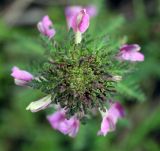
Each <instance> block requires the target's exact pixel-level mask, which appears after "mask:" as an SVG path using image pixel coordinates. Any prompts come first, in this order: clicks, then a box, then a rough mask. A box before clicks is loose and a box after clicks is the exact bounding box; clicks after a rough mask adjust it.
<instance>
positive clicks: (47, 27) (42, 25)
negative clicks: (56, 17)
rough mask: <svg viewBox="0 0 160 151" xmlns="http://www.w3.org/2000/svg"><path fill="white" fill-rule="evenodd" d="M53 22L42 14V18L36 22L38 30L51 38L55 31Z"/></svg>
mask: <svg viewBox="0 0 160 151" xmlns="http://www.w3.org/2000/svg"><path fill="white" fill-rule="evenodd" d="M52 26H53V24H52V21H51V20H50V18H49V17H48V16H44V17H43V18H42V20H41V21H40V22H39V23H38V24H37V27H38V30H39V31H40V32H41V33H42V34H43V35H44V36H47V37H49V38H52V37H53V36H54V35H55V33H56V31H55V29H54V28H52Z"/></svg>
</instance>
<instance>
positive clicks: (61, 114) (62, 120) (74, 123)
mask: <svg viewBox="0 0 160 151" xmlns="http://www.w3.org/2000/svg"><path fill="white" fill-rule="evenodd" d="M65 112H66V111H65V110H64V109H59V110H58V111H56V112H55V113H53V114H52V115H49V116H47V119H48V121H49V123H50V124H51V126H52V128H54V129H56V130H58V131H60V132H61V133H63V134H65V135H67V134H68V135H69V136H70V137H75V136H76V135H77V133H78V130H79V125H80V122H79V120H78V119H77V118H76V116H72V117H71V118H70V119H69V120H68V119H66V115H65Z"/></svg>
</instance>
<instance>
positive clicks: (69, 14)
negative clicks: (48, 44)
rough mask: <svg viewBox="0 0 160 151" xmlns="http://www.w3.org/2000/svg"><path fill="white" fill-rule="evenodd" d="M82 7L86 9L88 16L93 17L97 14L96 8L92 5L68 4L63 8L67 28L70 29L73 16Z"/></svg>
mask: <svg viewBox="0 0 160 151" xmlns="http://www.w3.org/2000/svg"><path fill="white" fill-rule="evenodd" d="M82 9H86V12H87V14H88V15H89V16H90V17H94V16H96V15H97V8H96V6H94V5H89V6H87V7H85V8H83V7H81V6H68V7H66V9H65V15H66V19H67V25H68V28H69V29H70V28H71V26H72V22H73V19H74V17H75V16H77V14H78V13H79V12H80V11H81V10H82Z"/></svg>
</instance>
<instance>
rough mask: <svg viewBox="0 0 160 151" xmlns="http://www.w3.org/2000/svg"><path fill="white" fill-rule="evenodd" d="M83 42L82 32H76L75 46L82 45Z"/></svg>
mask: <svg viewBox="0 0 160 151" xmlns="http://www.w3.org/2000/svg"><path fill="white" fill-rule="evenodd" d="M81 40H82V34H81V32H79V31H77V32H75V44H79V43H81Z"/></svg>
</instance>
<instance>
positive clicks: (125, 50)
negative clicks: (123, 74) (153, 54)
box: [117, 44, 144, 62]
mask: <svg viewBox="0 0 160 151" xmlns="http://www.w3.org/2000/svg"><path fill="white" fill-rule="evenodd" d="M140 49H141V48H140V46H139V45H137V44H131V45H128V44H125V45H123V46H122V47H121V48H120V52H119V54H118V56H117V58H118V59H119V60H128V61H133V62H134V61H144V55H143V54H142V53H140V52H139V51H140Z"/></svg>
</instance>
